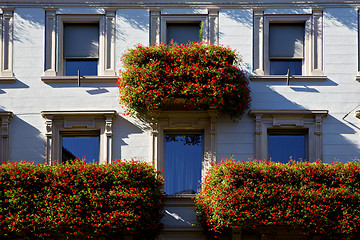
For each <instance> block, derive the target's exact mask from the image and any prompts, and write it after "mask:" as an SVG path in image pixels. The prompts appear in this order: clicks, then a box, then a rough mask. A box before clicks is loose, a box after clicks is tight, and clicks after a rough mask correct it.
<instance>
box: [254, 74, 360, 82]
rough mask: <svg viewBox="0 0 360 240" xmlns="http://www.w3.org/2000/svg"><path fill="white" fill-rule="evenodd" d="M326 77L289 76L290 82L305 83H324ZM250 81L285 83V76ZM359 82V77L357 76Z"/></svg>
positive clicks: (272, 76) (260, 77) (257, 77)
mask: <svg viewBox="0 0 360 240" xmlns="http://www.w3.org/2000/svg"><path fill="white" fill-rule="evenodd" d="M326 79H327V76H300V75H299V76H290V78H289V80H290V81H301V82H303V81H306V82H321V81H326ZM250 80H251V81H255V82H256V81H259V82H260V81H286V80H287V76H286V75H263V76H250ZM359 81H360V76H359Z"/></svg>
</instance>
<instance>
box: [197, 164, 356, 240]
mask: <svg viewBox="0 0 360 240" xmlns="http://www.w3.org/2000/svg"><path fill="white" fill-rule="evenodd" d="M195 202H196V207H197V211H198V212H199V218H200V221H201V222H202V225H203V226H204V228H205V229H206V230H207V231H208V232H209V233H210V235H212V236H220V235H221V234H223V233H226V232H228V231H232V230H234V229H237V228H241V229H251V230H252V231H253V230H255V231H259V232H261V229H264V228H266V227H270V228H271V229H273V230H274V229H275V230H276V227H284V226H285V227H287V228H289V229H298V230H300V231H301V232H302V233H303V234H318V235H321V236H323V237H324V238H325V239H351V238H353V239H359V235H358V232H359V230H360V208H359V206H360V163H359V162H357V163H346V164H341V163H336V164H325V163H322V162H314V163H310V162H298V163H288V164H281V163H273V162H258V161H254V162H235V161H233V160H227V161H223V162H222V163H221V164H219V165H217V166H213V167H212V168H211V169H210V170H209V172H208V174H207V176H206V178H205V180H204V183H203V185H202V189H201V191H200V193H199V194H197V196H196V201H195ZM354 236H357V237H354Z"/></svg>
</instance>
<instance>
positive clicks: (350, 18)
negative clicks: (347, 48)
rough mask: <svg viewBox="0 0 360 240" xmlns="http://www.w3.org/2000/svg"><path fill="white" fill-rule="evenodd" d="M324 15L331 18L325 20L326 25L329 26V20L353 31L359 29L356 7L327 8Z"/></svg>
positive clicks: (334, 24) (335, 24)
mask: <svg viewBox="0 0 360 240" xmlns="http://www.w3.org/2000/svg"><path fill="white" fill-rule="evenodd" d="M324 17H325V18H327V19H328V20H329V21H324V22H325V24H324V27H327V25H326V23H327V22H331V25H333V26H339V27H346V28H348V29H349V30H352V31H357V30H358V25H357V20H358V12H357V11H356V9H355V8H341V9H339V8H336V9H331V8H329V9H325V10H324Z"/></svg>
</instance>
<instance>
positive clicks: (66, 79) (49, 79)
mask: <svg viewBox="0 0 360 240" xmlns="http://www.w3.org/2000/svg"><path fill="white" fill-rule="evenodd" d="M117 79H118V77H117V76H81V77H80V82H81V83H104V82H106V83H116V81H117ZM41 80H42V81H43V82H45V83H77V82H78V77H77V76H42V77H41Z"/></svg>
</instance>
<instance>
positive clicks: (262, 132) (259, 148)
mask: <svg viewBox="0 0 360 240" xmlns="http://www.w3.org/2000/svg"><path fill="white" fill-rule="evenodd" d="M327 114H328V111H327V110H250V111H249V115H250V116H251V117H253V118H254V122H255V139H254V140H255V156H254V157H255V159H258V160H262V159H268V130H270V129H277V130H278V131H280V130H281V131H288V132H294V131H307V132H308V143H307V145H308V146H309V149H308V160H309V161H311V162H314V161H316V160H318V159H322V157H323V146H322V134H323V131H322V125H323V124H322V123H323V119H324V118H325V117H326V116H327Z"/></svg>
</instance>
